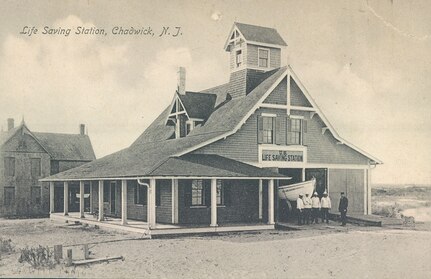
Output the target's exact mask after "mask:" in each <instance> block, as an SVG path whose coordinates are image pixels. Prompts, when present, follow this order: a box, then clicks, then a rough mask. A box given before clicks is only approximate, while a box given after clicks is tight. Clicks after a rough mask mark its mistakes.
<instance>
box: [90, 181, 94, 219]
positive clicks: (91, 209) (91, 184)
mask: <svg viewBox="0 0 431 279" xmlns="http://www.w3.org/2000/svg"><path fill="white" fill-rule="evenodd" d="M90 213H91V214H93V213H94V202H93V181H90Z"/></svg>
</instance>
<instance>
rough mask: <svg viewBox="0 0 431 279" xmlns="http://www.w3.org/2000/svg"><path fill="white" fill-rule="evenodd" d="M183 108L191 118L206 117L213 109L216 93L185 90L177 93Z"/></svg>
mask: <svg viewBox="0 0 431 279" xmlns="http://www.w3.org/2000/svg"><path fill="white" fill-rule="evenodd" d="M178 97H179V98H180V100H181V102H182V103H183V105H184V109H185V110H186V111H187V114H188V116H189V117H191V118H201V119H207V118H208V116H209V115H210V114H211V112H212V111H213V110H214V105H215V102H216V99H217V95H215V94H209V93H196V92H186V93H185V94H184V95H182V94H178Z"/></svg>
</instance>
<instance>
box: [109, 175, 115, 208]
mask: <svg viewBox="0 0 431 279" xmlns="http://www.w3.org/2000/svg"><path fill="white" fill-rule="evenodd" d="M115 185H116V183H115V182H111V184H110V187H109V188H110V192H111V193H110V203H111V214H115V206H116V204H115V193H116V192H115V190H116V187H115Z"/></svg>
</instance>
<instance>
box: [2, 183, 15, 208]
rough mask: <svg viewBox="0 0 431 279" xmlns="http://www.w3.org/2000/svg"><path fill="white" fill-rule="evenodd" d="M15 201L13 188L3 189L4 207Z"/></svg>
mask: <svg viewBox="0 0 431 279" xmlns="http://www.w3.org/2000/svg"><path fill="white" fill-rule="evenodd" d="M14 201H15V188H14V187H4V205H12V204H13V203H14Z"/></svg>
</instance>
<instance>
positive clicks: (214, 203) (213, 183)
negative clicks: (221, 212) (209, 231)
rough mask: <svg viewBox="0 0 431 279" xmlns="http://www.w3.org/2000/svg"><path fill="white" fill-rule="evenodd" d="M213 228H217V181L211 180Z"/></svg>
mask: <svg viewBox="0 0 431 279" xmlns="http://www.w3.org/2000/svg"><path fill="white" fill-rule="evenodd" d="M210 226H211V227H217V226H218V225H217V179H215V178H213V179H211V225H210Z"/></svg>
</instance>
